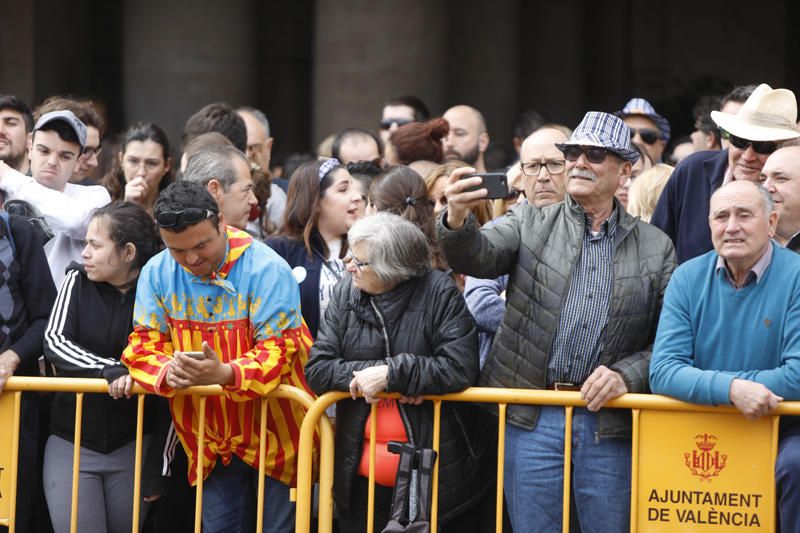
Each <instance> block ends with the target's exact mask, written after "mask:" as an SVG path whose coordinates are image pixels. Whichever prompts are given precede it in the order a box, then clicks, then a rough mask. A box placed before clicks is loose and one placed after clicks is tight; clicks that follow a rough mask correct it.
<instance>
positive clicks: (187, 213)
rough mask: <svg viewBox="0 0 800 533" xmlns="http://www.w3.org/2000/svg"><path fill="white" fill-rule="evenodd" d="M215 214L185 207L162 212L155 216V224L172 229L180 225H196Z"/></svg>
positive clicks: (207, 210)
mask: <svg viewBox="0 0 800 533" xmlns="http://www.w3.org/2000/svg"><path fill="white" fill-rule="evenodd" d="M216 214H217V213H215V212H213V211H211V210H210V209H201V208H199V207H187V208H186V209H181V210H180V211H162V212H160V213H159V214H157V215H156V224H158V226H159V227H160V228H174V227H175V226H178V225H179V224H181V223H184V224H190V225H191V224H197V223H198V222H201V221H203V220H205V219H207V218H211V217H213V216H214V215H216Z"/></svg>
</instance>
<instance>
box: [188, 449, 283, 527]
mask: <svg viewBox="0 0 800 533" xmlns="http://www.w3.org/2000/svg"><path fill="white" fill-rule="evenodd" d="M257 494H258V470H256V469H255V468H253V467H252V466H250V465H248V464H245V463H244V462H242V460H241V459H239V458H238V457H236V456H234V457H233V459H231V463H230V464H229V465H228V466H225V465H223V464H222V461H221V460H220V461H217V464H216V466H215V467H214V470H212V471H211V473H210V474H209V475H208V478H206V480H205V482H204V483H203V531H204V532H206V533H216V532H220V533H221V532H226V533H228V532H230V533H244V532H245V531H246V532H248V533H249V532H250V531H253V529H255V517H256V506H255V502H256V496H257ZM294 512H295V504H294V502H292V501H289V487H287V486H286V485H284V484H283V483H281V482H280V481H278V480H276V479H272V478H271V477H269V476H267V477H266V479H265V483H264V528H263V530H262V531H263V532H264V533H292V532H293V531H294V516H295V515H294Z"/></svg>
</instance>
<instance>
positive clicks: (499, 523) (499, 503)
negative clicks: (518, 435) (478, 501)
mask: <svg viewBox="0 0 800 533" xmlns="http://www.w3.org/2000/svg"><path fill="white" fill-rule="evenodd" d="M506 407H507V406H506V404H504V403H501V404H500V405H498V406H497V494H496V496H495V516H494V523H495V526H494V527H495V531H497V533H502V532H503V481H504V476H505V468H504V467H505V464H506Z"/></svg>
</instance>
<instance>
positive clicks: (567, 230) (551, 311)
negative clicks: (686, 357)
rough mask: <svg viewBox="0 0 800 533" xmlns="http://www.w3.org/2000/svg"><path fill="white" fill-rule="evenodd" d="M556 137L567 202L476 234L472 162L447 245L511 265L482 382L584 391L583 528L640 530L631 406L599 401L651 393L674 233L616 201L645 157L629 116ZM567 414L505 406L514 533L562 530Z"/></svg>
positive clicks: (579, 449)
mask: <svg viewBox="0 0 800 533" xmlns="http://www.w3.org/2000/svg"><path fill="white" fill-rule="evenodd" d="M556 146H557V147H558V149H559V150H560V151H561V152H562V153H563V156H564V159H565V160H566V175H567V181H566V196H565V199H564V201H563V202H561V203H557V204H554V205H551V206H548V207H544V208H540V207H538V206H535V205H533V204H523V205H520V206H516V207H514V208H512V209H511V211H509V213H508V214H507V216H506V217H505V218H503V219H501V220H498V221H497V222H496V223H495V224H493V225H487V226H484V227H483V228H481V229H480V230H479V229H478V228H477V225H476V224H475V219H474V216H473V215H470V209H471V208H472V207H473V206H475V205H477V204H478V203H479V202H480V201H482V199H483V198H485V196H486V194H487V191H486V189H482V188H480V185H481V178H479V177H474V178H465V179H460V178H462V177H464V176H465V175H467V174H469V173H472V172H474V171H475V169H473V168H465V169H458V170H456V171H454V172H453V174H452V175H451V176H450V178H449V179H448V185H447V187H446V189H445V196H446V197H447V209H446V210H445V211H443V213H442V215H441V217H440V219H439V221H438V228H437V229H438V236H439V243H440V245H441V248H442V251H443V252H444V254H445V258H446V259H447V262H448V263H449V264H450V266H452V267H453V269H455V270H456V271H457V272H464V273H466V274H468V275H470V276H476V277H481V278H495V277H497V276H500V275H503V274H510V275H511V276H510V278H509V284H508V290H507V294H508V303H507V306H506V313H505V316H504V317H503V323H502V325H501V326H500V329H499V330H498V332H497V335H496V336H495V340H494V344H493V346H492V349H491V352H490V353H489V357H488V360H487V361H486V365H485V367H484V368H483V372H482V375H481V379H480V384H481V385H483V386H488V387H507V388H527V389H549V390H566V391H580V393H581V397H582V398H583V399H584V400H585V401H586V402H587V408H585V409H576V410H575V411H574V414H573V428H574V429H573V439H576V441H577V442H579V443H580V444H579V445H577V446H575V449H574V450H573V454H572V467H573V468H572V484H571V486H572V487H573V489H574V497H575V503H576V507H577V514H578V521H579V522H580V527H581V530H582V531H584V532H585V533H589V532H592V531H598V532H600V531H602V532H603V533H607V532H614V531H619V532H623V531H629V529H630V452H631V441H630V431H631V420H630V413H628V412H624V411H619V410H615V409H601V408H602V407H603V406H604V405H605V404H606V402H608V401H609V400H611V399H613V398H616V397H618V396H620V395H621V394H624V393H626V392H645V391H647V390H648V382H647V374H648V366H649V360H650V350H651V346H652V342H653V339H654V338H655V331H656V324H657V321H658V314H659V311H660V308H661V300H662V296H663V293H664V290H665V289H666V286H667V282H668V281H669V277H670V274H671V273H672V270H673V268H674V267H675V254H674V251H673V247H672V243H671V242H670V241H669V238H668V237H667V236H666V235H664V234H663V233H662V232H660V231H659V230H657V229H656V228H654V227H652V226H650V225H649V224H646V223H644V222H642V221H640V220H638V219H635V218H633V217H631V216H630V215H628V214H627V213H626V212H625V210H624V209H623V208H622V206H621V205H620V203H619V201H618V200H616V199H615V198H614V193H615V192H616V190H617V187H619V186H620V185H621V184H622V183H624V182H625V180H627V179H628V178H629V177H630V175H631V167H632V164H633V163H634V162H635V161H636V160H637V159H638V158H639V153H638V152H637V151H635V150H633V149H632V147H631V142H630V132H629V130H628V127H627V126H626V125H625V124H624V123H623V122H622V120H620V119H619V118H617V117H615V116H614V115H610V114H608V113H600V112H589V113H587V114H586V115H585V116H584V118H583V120H582V121H581V123H580V124H579V125H578V127H577V128H576V129H575V131H574V132H573V134H572V136H571V137H570V139H569V141H567V142H563V143H557V144H556ZM553 171H554V172H555V170H553ZM476 186H477V187H478V188H477V190H473V191H469V188H472V187H476ZM642 279H645V280H649V281H648V283H642V282H641V280H642ZM612 288H613V290H612ZM564 416H565V413H564V409H563V408H561V407H553V406H541V407H540V406H528V405H510V406H509V407H508V423H509V424H508V426H507V427H506V452H505V453H506V463H505V493H506V499H507V502H508V507H509V513H510V515H511V522H512V526H513V529H514V531H555V530H559V529H561V524H562V515H561V510H562V501H561V491H560V490H558V491H554V490H553V487H560V486H561V485H562V483H563V473H564V464H563V461H564V456H563V454H564V423H565V419H564ZM598 516H602V517H603V520H602V521H598V520H597V517H598Z"/></svg>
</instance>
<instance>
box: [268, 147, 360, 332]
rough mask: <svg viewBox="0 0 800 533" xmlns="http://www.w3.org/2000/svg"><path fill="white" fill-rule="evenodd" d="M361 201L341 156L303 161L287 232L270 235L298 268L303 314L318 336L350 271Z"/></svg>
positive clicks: (293, 183) (293, 182)
mask: <svg viewBox="0 0 800 533" xmlns="http://www.w3.org/2000/svg"><path fill="white" fill-rule="evenodd" d="M361 201H362V199H361V194H360V192H359V190H358V189H357V188H356V187H355V186H354V184H353V178H352V177H351V176H350V173H349V172H347V169H346V168H345V167H344V166H342V164H341V163H340V162H339V161H338V160H337V159H326V160H324V161H309V162H307V163H303V164H302V165H300V166H299V167H298V168H297V170H296V171H295V172H294V174H293V175H292V177H291V179H290V180H289V194H288V197H287V201H286V211H284V213H283V227H282V229H281V232H280V234H279V235H278V236H277V237H273V238H271V239H268V240H267V244H268V245H269V246H270V247H271V248H272V249H273V250H275V251H276V252H278V254H279V255H280V256H281V257H283V258H284V259H285V260H286V262H287V263H289V266H290V267H292V273H293V274H294V276H295V279H297V282H298V283H299V284H300V305H301V309H302V312H303V319H305V321H306V324H307V325H308V329H309V331H311V334H312V335H313V336H314V337H315V338H316V336H317V328H318V327H319V323H320V319H321V317H322V316H324V314H325V309H326V308H327V306H328V302H329V301H330V297H331V291H332V290H333V286H334V285H336V284H337V283H338V282H339V280H340V279H341V277H342V275H343V274H344V270H345V268H344V262H343V261H342V258H344V256H345V254H346V253H347V230H348V229H350V226H352V225H353V223H355V221H356V220H357V219H358V217H359V216H360V215H359V206H360V204H361Z"/></svg>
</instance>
